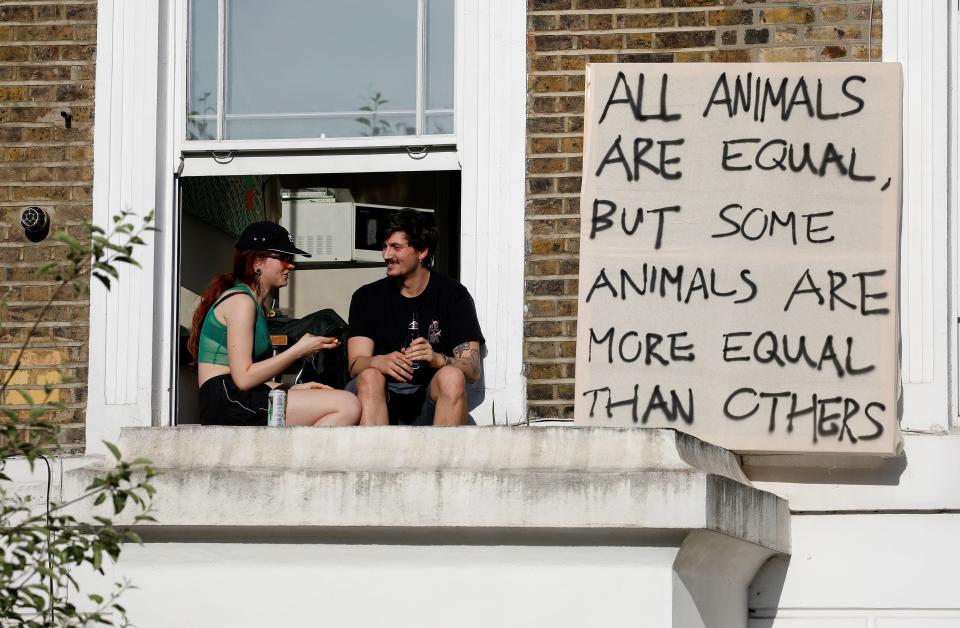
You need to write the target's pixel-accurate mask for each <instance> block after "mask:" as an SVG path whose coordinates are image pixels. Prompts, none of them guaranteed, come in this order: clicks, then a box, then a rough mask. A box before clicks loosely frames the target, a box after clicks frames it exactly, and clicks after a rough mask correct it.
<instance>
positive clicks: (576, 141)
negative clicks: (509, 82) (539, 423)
mask: <svg viewBox="0 0 960 628" xmlns="http://www.w3.org/2000/svg"><path fill="white" fill-rule="evenodd" d="M870 12H871V8H870V2H869V1H867V2H864V1H863V0H860V1H856V2H851V1H846V0H528V3H527V51H528V52H527V93H528V96H527V160H526V167H527V202H526V236H527V248H526V263H525V266H526V268H525V303H526V308H527V311H526V316H525V319H524V334H525V341H524V369H525V372H526V375H527V396H528V401H527V404H528V415H529V416H530V418H534V419H535V418H572V416H573V374H574V356H575V352H576V329H577V321H576V316H577V269H578V251H579V245H580V242H579V233H580V221H579V218H578V216H579V212H580V202H579V194H580V172H581V166H582V151H583V104H584V98H583V87H584V67H585V64H586V63H587V62H591V61H592V62H654V63H673V62H687V61H709V62H777V61H846V60H857V61H861V60H863V61H865V60H866V59H867V48H868V44H872V58H873V59H879V58H880V57H881V51H880V40H881V17H882V15H881V0H876V2H875V3H874V7H873V29H872V35H871V34H870Z"/></svg>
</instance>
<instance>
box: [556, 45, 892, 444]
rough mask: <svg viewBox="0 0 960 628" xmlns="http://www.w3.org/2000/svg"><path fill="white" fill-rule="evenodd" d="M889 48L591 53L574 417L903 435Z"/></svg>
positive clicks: (794, 439)
mask: <svg viewBox="0 0 960 628" xmlns="http://www.w3.org/2000/svg"><path fill="white" fill-rule="evenodd" d="M900 90H901V72H900V66H899V65H898V64H886V63H843V64H829V63H807V64H803V63H797V64H764V65H757V64H672V65H661V64H594V65H590V66H588V68H587V103H586V113H585V122H584V126H585V130H584V132H585V137H584V163H583V170H584V174H583V186H582V190H581V206H580V216H581V230H580V235H581V240H580V282H579V286H580V287H579V290H580V297H579V310H578V329H577V364H576V407H575V421H576V423H577V424H580V425H603V426H638V427H671V428H675V429H678V430H682V431H684V432H688V433H690V434H693V435H694V436H697V437H699V438H701V439H703V440H706V441H709V442H712V443H715V444H718V445H721V446H723V447H726V448H728V449H732V450H736V451H740V452H817V453H837V452H850V453H874V454H877V453H879V454H893V453H895V452H896V451H898V449H899V447H900V442H901V438H900V433H899V427H898V422H897V396H898V393H899V363H898V355H897V350H898V349H897V346H898V333H899V328H898V327H899V326H898V304H897V294H898V287H897V281H898V254H899V221H900V187H901V132H900V129H901V91H900Z"/></svg>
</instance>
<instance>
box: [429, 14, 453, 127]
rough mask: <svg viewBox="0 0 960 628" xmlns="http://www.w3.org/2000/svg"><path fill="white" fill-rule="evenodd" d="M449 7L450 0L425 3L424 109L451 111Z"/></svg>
mask: <svg viewBox="0 0 960 628" xmlns="http://www.w3.org/2000/svg"><path fill="white" fill-rule="evenodd" d="M453 8H454V0H427V55H426V57H427V68H426V75H427V85H426V95H427V99H426V100H427V107H426V108H427V109H453V27H454V17H453ZM429 127H430V125H427V129H426V130H425V133H428V134H432V133H433V131H430V130H429ZM451 128H452V127H451ZM447 132H449V131H447Z"/></svg>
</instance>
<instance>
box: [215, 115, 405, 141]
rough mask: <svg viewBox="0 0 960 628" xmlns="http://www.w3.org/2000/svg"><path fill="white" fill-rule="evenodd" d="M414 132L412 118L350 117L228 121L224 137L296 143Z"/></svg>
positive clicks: (384, 116) (240, 119)
mask: <svg viewBox="0 0 960 628" xmlns="http://www.w3.org/2000/svg"><path fill="white" fill-rule="evenodd" d="M360 120H363V122H360ZM374 129H376V131H375V132H374ZM416 130H417V128H416V121H415V119H414V116H413V115H412V114H410V115H399V116H396V115H392V116H388V115H377V116H375V117H371V116H361V115H358V114H351V115H346V116H323V117H314V118H307V117H304V118H239V119H237V118H235V119H230V118H228V119H227V129H226V135H227V137H231V138H234V139H297V138H303V137H311V138H335V137H370V136H373V135H413V134H414V133H416Z"/></svg>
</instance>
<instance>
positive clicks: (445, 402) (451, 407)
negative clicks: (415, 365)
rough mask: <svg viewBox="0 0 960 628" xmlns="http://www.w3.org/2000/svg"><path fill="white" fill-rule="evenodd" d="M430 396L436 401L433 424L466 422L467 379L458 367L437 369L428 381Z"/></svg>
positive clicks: (460, 423)
mask: <svg viewBox="0 0 960 628" xmlns="http://www.w3.org/2000/svg"><path fill="white" fill-rule="evenodd" d="M430 398H431V399H433V400H434V401H436V402H437V409H436V411H435V412H434V413H433V424H434V425H463V424H465V423H466V422H467V380H466V378H465V377H464V376H463V371H461V370H460V369H458V368H456V367H454V366H444V367H443V368H441V369H440V370H439V371H437V373H436V375H434V376H433V380H432V381H431V382H430ZM360 402H361V403H363V400H362V399H361V400H360ZM362 420H363V419H361V422H362Z"/></svg>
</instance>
